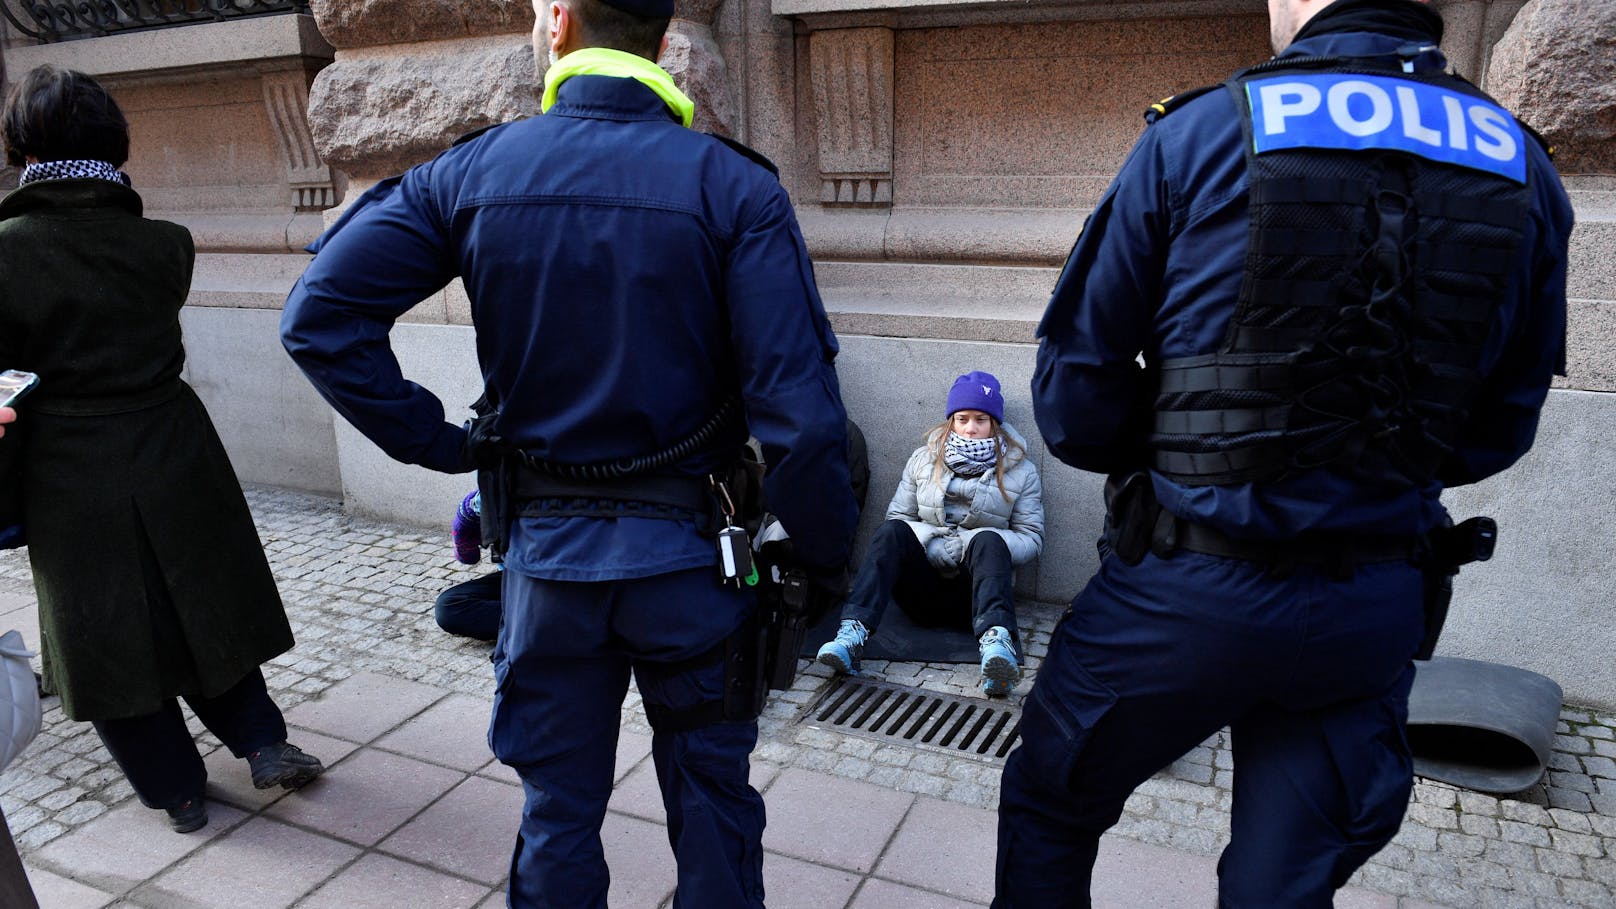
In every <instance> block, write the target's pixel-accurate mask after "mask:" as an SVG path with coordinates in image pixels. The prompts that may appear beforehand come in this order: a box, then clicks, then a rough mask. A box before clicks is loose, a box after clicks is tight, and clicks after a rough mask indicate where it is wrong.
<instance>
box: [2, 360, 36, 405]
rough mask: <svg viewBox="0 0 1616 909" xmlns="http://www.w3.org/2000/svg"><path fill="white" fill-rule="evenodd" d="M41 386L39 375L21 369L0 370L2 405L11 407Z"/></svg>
mask: <svg viewBox="0 0 1616 909" xmlns="http://www.w3.org/2000/svg"><path fill="white" fill-rule="evenodd" d="M37 387H39V376H36V375H34V374H33V373H31V372H23V371H22V370H20V369H8V370H6V371H5V372H0V407H10V406H12V405H13V404H16V403H17V402H18V401H21V400H22V399H23V398H25V397H27V395H28V393H29V392H30V391H33V390H34V389H35V388H37Z"/></svg>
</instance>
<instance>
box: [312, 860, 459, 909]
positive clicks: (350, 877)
mask: <svg viewBox="0 0 1616 909" xmlns="http://www.w3.org/2000/svg"><path fill="white" fill-rule="evenodd" d="M404 893H407V894H409V899H410V907H411V909H470V907H472V906H474V905H476V904H477V902H478V901H479V900H481V899H482V898H483V897H484V896H485V895H487V893H488V888H487V887H484V886H481V885H478V884H473V883H469V882H467V881H463V880H460V879H459V878H455V877H450V876H449V875H447V874H442V873H439V872H436V871H432V870H430V869H427V868H422V867H420V866H418V865H411V864H409V863H407V862H401V861H399V860H398V859H395V858H390V857H388V856H385V855H374V854H372V855H367V856H364V857H363V858H361V859H360V860H359V861H357V862H355V863H353V864H352V865H350V866H348V867H347V868H345V869H343V870H342V871H341V872H340V873H338V874H337V876H336V877H334V878H332V879H331V880H330V881H329V882H327V883H326V884H324V885H323V886H321V887H320V889H318V890H316V891H315V892H314V893H313V894H312V895H311V896H310V897H309V898H308V899H306V900H304V901H303V902H301V903H299V904H298V909H396V907H397V905H398V904H397V900H398V898H399V895H400V894H404Z"/></svg>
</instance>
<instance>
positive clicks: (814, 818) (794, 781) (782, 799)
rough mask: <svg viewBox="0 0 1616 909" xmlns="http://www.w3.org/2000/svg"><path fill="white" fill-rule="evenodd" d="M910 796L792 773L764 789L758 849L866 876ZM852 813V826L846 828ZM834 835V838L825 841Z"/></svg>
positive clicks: (891, 833) (911, 799) (788, 772)
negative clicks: (764, 818) (765, 814)
mask: <svg viewBox="0 0 1616 909" xmlns="http://www.w3.org/2000/svg"><path fill="white" fill-rule="evenodd" d="M914 798H915V797H914V796H912V795H908V794H905V793H897V792H892V791H890V790H886V789H882V788H880V787H878V786H871V785H869V784H867V783H861V782H855V781H853V780H846V779H842V778H840V777H833V776H829V775H826V774H817V773H810V772H807V771H803V770H798V769H796V768H788V769H786V770H784V771H781V773H780V776H779V778H778V779H776V780H775V782H774V785H773V786H772V787H770V789H769V824H768V826H767V827H765V828H764V831H763V845H764V846H765V847H766V848H768V849H769V850H771V851H774V852H780V853H784V854H786V855H790V856H792V857H794V858H799V859H803V860H805V861H810V862H816V863H821V864H827V865H832V866H835V867H837V868H845V869H848V870H850V871H860V872H867V871H869V870H870V869H871V868H872V867H873V866H874V864H875V862H876V860H877V858H878V857H879V856H880V854H881V851H882V850H883V849H884V848H885V847H886V845H887V843H888V842H889V841H890V840H891V839H892V835H893V833H894V832H895V831H896V830H897V828H898V823H899V821H901V820H902V819H903V816H904V814H905V813H907V812H908V810H909V807H910V805H911V804H912V803H913V802H914ZM854 809H856V810H857V817H858V823H857V824H849V823H847V818H848V812H849V811H851V810H854ZM827 831H835V832H836V835H834V836H829V835H826V832H827Z"/></svg>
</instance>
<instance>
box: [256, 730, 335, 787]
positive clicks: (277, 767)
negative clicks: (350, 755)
mask: <svg viewBox="0 0 1616 909" xmlns="http://www.w3.org/2000/svg"><path fill="white" fill-rule="evenodd" d="M247 766H248V767H250V768H252V781H253V786H255V787H257V788H259V789H268V788H270V787H271V786H274V785H276V784H279V785H280V787H281V788H282V789H296V788H298V787H299V786H302V785H303V784H304V783H307V782H308V781H309V780H312V779H314V778H315V777H317V776H319V775H320V774H322V773H324V772H325V765H324V764H321V763H320V759H319V758H317V757H314V756H312V755H308V754H305V753H303V749H301V748H299V747H297V746H296V745H288V744H287V743H285V742H276V743H275V744H273V745H265V746H264V747H262V748H260V749H258V750H257V751H254V752H253V753H252V754H249V755H247Z"/></svg>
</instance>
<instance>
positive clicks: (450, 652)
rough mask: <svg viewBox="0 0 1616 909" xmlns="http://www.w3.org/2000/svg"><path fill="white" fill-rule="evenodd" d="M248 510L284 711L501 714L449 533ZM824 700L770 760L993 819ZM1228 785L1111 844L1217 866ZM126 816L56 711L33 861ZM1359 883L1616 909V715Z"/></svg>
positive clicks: (23, 574) (937, 669)
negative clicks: (493, 710) (411, 697)
mask: <svg viewBox="0 0 1616 909" xmlns="http://www.w3.org/2000/svg"><path fill="white" fill-rule="evenodd" d="M248 500H249V502H250V503H251V505H252V509H253V512H254V515H255V516H256V518H257V521H258V527H259V533H260V536H261V537H262V538H263V541H264V547H265V550H266V551H267V552H268V554H269V559H270V564H271V566H272V568H273V569H274V572H275V575H276V577H277V578H278V579H279V582H280V589H281V594H282V597H283V598H284V600H285V602H286V607H287V612H288V614H289V615H290V617H291V620H292V628H293V631H294V632H295V633H296V635H297V642H298V643H297V647H296V648H295V649H294V650H293V651H292V652H291V653H288V654H285V655H283V656H281V657H280V658H278V659H276V660H274V661H273V662H272V663H271V664H270V665H268V666H266V673H265V674H266V678H267V680H268V683H269V687H270V689H271V691H272V692H273V693H274V694H275V697H276V699H277V701H278V702H279V703H280V704H281V705H282V707H283V708H287V709H289V708H291V707H293V706H295V705H296V704H298V703H300V702H302V701H305V700H308V699H311V698H316V697H319V696H320V694H321V693H322V692H324V691H325V690H326V689H328V688H329V687H330V686H332V685H333V684H334V683H336V682H338V681H341V680H342V679H345V678H347V677H349V676H351V675H353V674H354V673H356V672H374V673H381V674H384V675H388V676H392V677H395V678H401V679H407V680H410V681H416V682H422V683H425V684H429V685H432V686H435V687H438V688H442V689H446V690H450V691H456V692H461V693H464V694H469V695H475V696H479V697H486V696H487V695H488V693H489V687H490V686H489V682H490V678H491V673H490V670H489V667H488V660H487V654H488V648H487V646H486V645H483V644H479V643H477V642H474V641H468V640H463V639H458V638H453V637H450V636H448V635H445V634H443V633H442V632H441V631H440V630H439V629H438V628H437V625H436V624H435V623H434V622H433V619H432V609H431V606H432V601H433V598H434V597H435V596H436V595H437V593H438V592H439V591H440V590H442V589H443V588H445V587H447V586H448V585H450V584H453V583H456V582H459V581H462V580H467V579H469V578H471V577H474V576H475V575H476V574H477V572H478V571H479V569H472V570H465V569H462V568H459V567H458V566H456V565H455V564H454V563H453V561H452V560H451V552H450V548H449V543H448V539H447V531H446V529H445V530H434V529H420V528H411V527H400V526H396V525H390V524H384V523H380V522H376V521H371V520H366V519H363V518H357V517H351V516H349V515H346V514H345V513H344V512H343V511H342V509H341V506H340V503H338V502H336V501H334V500H331V499H326V498H321V497H317V496H311V495H306V494H302V493H296V492H290V491H286V490H280V489H272V488H267V487H252V488H249V489H248ZM446 517H447V516H446ZM31 598H32V581H31V577H30V574H29V570H28V564H27V559H26V556H25V555H24V554H23V553H22V552H19V551H12V552H7V553H0V603H6V602H9V603H13V604H15V603H18V602H22V601H24V600H25V599H27V600H31ZM1060 609H1061V607H1058V606H1054V605H1048V604H1024V605H1023V615H1022V618H1023V623H1022V624H1023V638H1024V642H1025V649H1026V650H1027V654H1028V659H1027V662H1028V668H1029V670H1031V671H1030V672H1029V676H1028V680H1027V681H1025V682H1023V683H1022V684H1021V685H1020V686H1018V688H1017V690H1016V693H1015V694H1014V695H1013V696H1012V698H1011V701H1010V703H1011V705H1012V706H1015V705H1017V704H1019V701H1020V698H1021V697H1023V696H1024V695H1025V692H1026V691H1027V689H1028V688H1029V687H1030V681H1031V678H1032V675H1033V674H1035V672H1036V669H1037V666H1038V663H1039V657H1040V656H1041V655H1042V654H1043V653H1044V652H1045V650H1046V649H1047V647H1048V644H1049V637H1050V632H1051V630H1052V629H1053V627H1054V625H1055V621H1056V620H1057V618H1058V617H1059V614H1060ZM4 611H5V610H4V609H0V612H4ZM18 614H19V613H18V612H12V613H10V614H9V616H10V617H15V616H17V615H18ZM35 634H36V635H37V630H36V631H35ZM865 674H866V675H867V676H871V677H875V678H883V679H886V680H888V681H892V682H897V683H900V684H906V685H913V686H916V687H920V688H923V689H927V690H930V691H935V692H939V693H944V694H953V695H965V696H972V697H974V696H975V693H976V690H977V689H976V685H977V677H976V672H975V668H974V667H972V666H964V667H962V666H958V665H953V664H913V663H880V662H875V661H867V662H866V664H865ZM827 684H828V677H827V675H826V674H825V673H824V672H823V671H822V670H821V668H820V667H817V666H813V667H810V668H809V669H808V670H807V671H806V672H804V673H802V674H801V675H800V676H799V678H798V681H797V683H796V685H795V686H794V687H793V689H792V690H790V691H786V692H781V693H779V695H778V696H777V697H776V698H775V699H774V700H773V701H772V702H771V703H770V705H769V707H768V708H767V709H766V711H765V713H764V716H763V718H762V720H761V732H762V734H761V741H760V744H759V747H758V751H757V756H758V757H759V758H760V759H762V760H765V761H768V762H771V763H774V764H778V765H781V766H783V767H800V768H804V769H808V770H814V771H819V772H824V773H829V774H832V775H836V776H842V777H848V778H853V779H858V780H864V781H868V782H872V783H876V784H879V785H882V786H886V787H889V788H892V789H895V790H899V791H904V792H913V793H919V794H923V795H928V796H934V797H938V798H942V799H946V800H949V801H954V802H959V803H962V804H967V805H974V806H981V807H991V806H993V805H994V804H995V803H996V802H997V798H998V776H999V771H1000V768H1001V766H1002V762H1001V761H995V760H989V759H979V758H977V757H975V756H970V755H951V754H948V753H946V752H944V751H942V750H941V749H933V748H925V747H911V746H908V745H895V744H889V743H882V742H878V741H873V740H871V739H869V738H864V737H860V736H856V735H849V734H844V733H841V732H838V731H833V730H830V729H827V728H823V727H820V726H817V725H813V724H807V723H800V722H798V720H799V717H800V716H801V715H802V714H803V713H804V708H805V707H806V705H808V704H809V703H811V702H812V701H814V700H815V699H816V698H818V697H819V696H820V694H821V693H822V691H823V690H824V688H825V687H826V686H827ZM623 716H624V725H625V727H626V728H629V729H631V730H634V731H636V732H640V733H648V732H649V727H647V726H646V724H645V720H644V716H643V714H642V713H641V712H640V710H639V705H638V698H637V696H636V695H635V694H634V693H633V692H632V691H631V692H630V694H629V697H628V699H627V701H626V702H625V704H624V708H623ZM1163 722H1170V719H1167V718H1164V720H1163ZM203 740H204V741H208V737H207V736H206V735H205V734H204V735H203ZM208 744H210V745H216V744H217V743H216V742H211V741H208ZM1232 768H1233V760H1232V757H1231V754H1230V751H1229V749H1228V742H1227V735H1226V734H1225V733H1219V734H1217V735H1215V736H1213V737H1212V738H1211V739H1209V740H1208V741H1207V742H1205V743H1204V744H1203V745H1201V746H1200V747H1198V748H1196V749H1194V750H1193V751H1192V752H1191V753H1190V754H1188V755H1186V756H1185V757H1184V758H1183V759H1182V760H1180V761H1179V762H1178V763H1176V764H1174V765H1173V766H1171V767H1169V768H1167V769H1166V770H1165V771H1163V772H1162V773H1160V774H1158V775H1157V776H1156V777H1155V778H1154V779H1152V780H1150V781H1148V782H1147V783H1146V784H1145V785H1144V786H1142V787H1141V788H1140V789H1139V790H1138V791H1137V792H1136V793H1135V794H1134V796H1133V797H1132V798H1131V799H1130V800H1129V802H1128V806H1127V807H1128V810H1127V812H1126V814H1125V815H1124V817H1123V819H1122V821H1121V823H1120V825H1119V826H1118V827H1117V828H1116V832H1118V833H1120V834H1122V835H1124V836H1127V837H1131V838H1134V839H1137V840H1141V841H1144V842H1147V843H1152V844H1157V845H1164V846H1169V847H1172V848H1175V849H1179V850H1182V851H1185V852H1192V853H1198V854H1205V855H1213V854H1216V852H1217V851H1218V850H1219V849H1220V848H1221V847H1222V844H1223V843H1224V842H1225V841H1226V839H1227V836H1228V825H1229V819H1228V808H1229V804H1230V801H1231V799H1232V795H1231V784H1232V780H1233V772H1232ZM132 797H133V793H132V791H131V790H130V788H129V786H128V784H127V783H126V782H124V781H123V778H122V776H121V775H120V774H119V772H118V770H117V769H116V768H115V767H114V766H113V765H112V763H111V759H110V757H109V756H108V755H107V753H106V751H105V750H104V749H103V748H102V747H101V745H100V742H99V740H98V739H97V738H96V736H95V734H94V732H93V731H91V729H90V727H89V726H88V725H87V724H82V723H73V722H69V721H68V720H67V719H66V718H65V717H64V716H63V715H62V712H61V710H60V709H59V708H57V707H56V706H55V704H54V701H48V702H47V711H46V714H45V724H44V729H43V731H42V733H41V735H40V738H39V739H38V740H37V741H36V742H35V744H34V745H33V746H31V747H30V748H29V749H28V752H27V753H26V754H25V755H24V756H23V757H22V758H20V759H19V760H18V762H17V763H16V764H14V765H13V767H11V768H10V769H8V770H7V772H6V773H5V774H4V775H3V776H0V807H3V808H4V811H5V815H6V817H7V819H8V820H9V821H10V825H11V829H12V832H13V834H14V835H15V837H16V839H17V841H18V843H19V845H20V846H21V848H22V851H23V853H24V854H25V855H27V854H29V853H31V852H33V851H36V850H38V849H39V848H41V847H42V846H44V845H45V844H47V843H49V842H51V841H53V840H55V839H57V838H58V837H61V836H63V835H64V834H66V833H68V832H70V831H72V830H74V829H76V828H77V827H79V826H81V825H83V824H85V823H86V822H88V821H90V820H92V819H94V818H96V817H99V816H101V815H102V814H105V813H106V812H107V811H108V810H109V809H110V808H112V807H115V806H117V805H119V804H121V803H123V802H125V801H127V800H129V799H131V798H132ZM1354 883H1357V884H1360V885H1362V886H1364V887H1367V888H1370V889H1373V890H1378V891H1382V892H1385V893H1389V894H1395V895H1399V896H1404V897H1409V898H1413V899H1419V900H1424V901H1427V902H1431V903H1436V904H1440V905H1446V906H1453V907H1465V909H1470V907H1482V909H1493V907H1499V909H1514V907H1521V909H1528V907H1562V906H1575V907H1600V909H1616V895H1613V894H1616V716H1613V715H1610V714H1598V713H1596V712H1594V711H1591V710H1587V709H1583V708H1579V707H1575V706H1568V707H1567V708H1566V709H1565V710H1564V711H1563V713H1562V715H1561V723H1560V727H1559V737H1558V739H1557V742H1556V749H1555V752H1554V755H1553V760H1552V762H1551V765H1550V770H1549V772H1548V774H1547V775H1546V778H1545V779H1544V781H1543V782H1542V783H1540V784H1539V785H1538V786H1536V787H1534V788H1532V789H1530V790H1528V791H1526V792H1522V793H1517V794H1515V795H1513V796H1509V797H1504V798H1495V797H1492V796H1487V795H1481V794H1478V793H1473V792H1469V791H1464V790H1459V789H1456V788H1454V787H1451V786H1447V785H1444V784H1441V783H1434V782H1426V781H1418V782H1417V784H1416V786H1415V791H1414V796H1413V799H1412V802H1411V804H1410V806H1409V812H1408V816H1407V819H1406V820H1405V822H1404V824H1403V828H1402V831H1401V832H1400V833H1399V834H1398V836H1397V838H1396V839H1395V840H1394V841H1393V842H1392V844H1391V845H1390V846H1388V847H1387V848H1386V849H1385V850H1383V851H1382V852H1380V853H1379V854H1378V855H1377V856H1376V857H1375V858H1374V860H1373V861H1372V862H1371V863H1370V864H1369V865H1368V866H1366V867H1365V868H1364V869H1363V870H1362V871H1361V872H1360V873H1359V875H1358V876H1357V877H1356V878H1355V880H1354Z"/></svg>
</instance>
